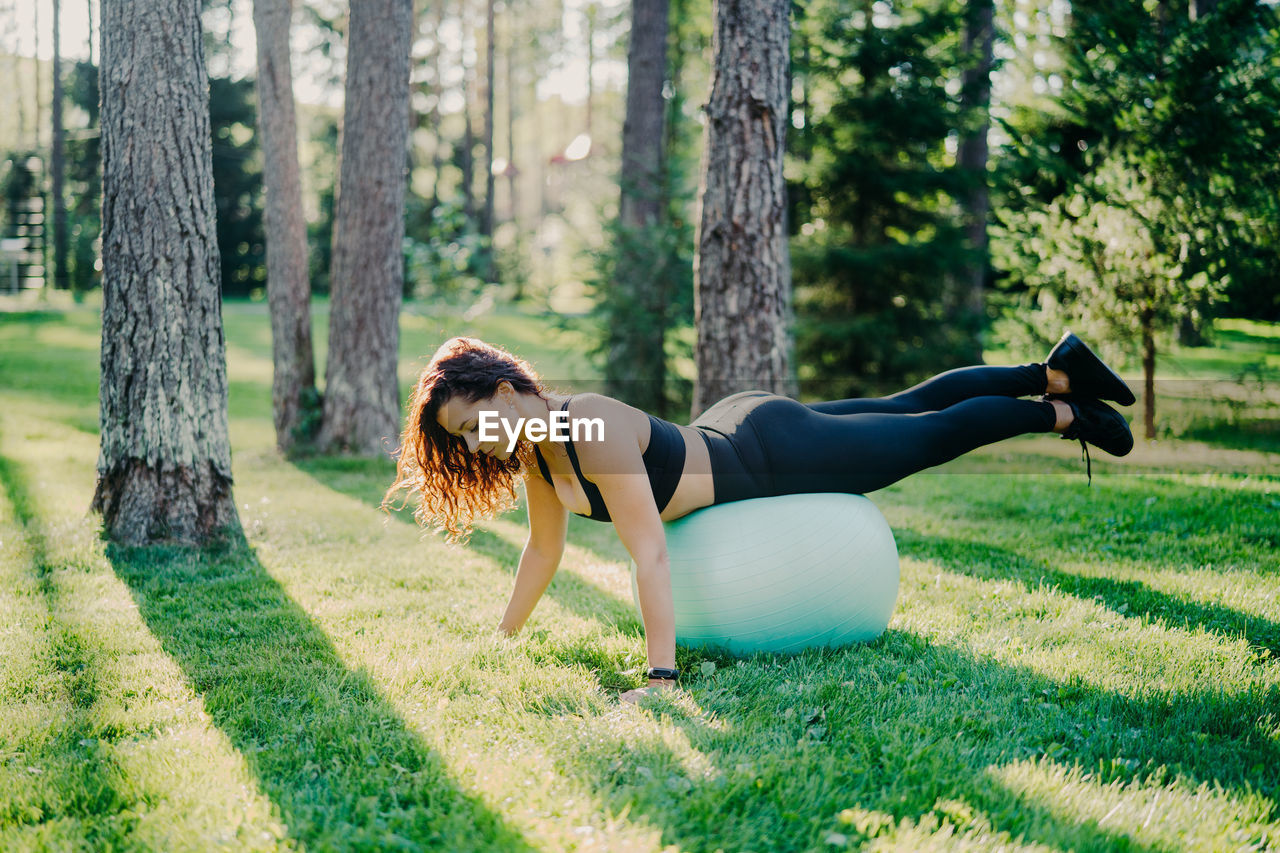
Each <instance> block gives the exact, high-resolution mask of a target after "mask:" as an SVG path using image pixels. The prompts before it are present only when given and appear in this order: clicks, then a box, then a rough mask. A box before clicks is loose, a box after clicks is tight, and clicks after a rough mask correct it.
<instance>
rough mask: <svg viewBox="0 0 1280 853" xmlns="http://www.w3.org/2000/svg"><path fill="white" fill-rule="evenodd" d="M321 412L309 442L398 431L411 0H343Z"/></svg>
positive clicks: (346, 445) (342, 445) (355, 444)
mask: <svg viewBox="0 0 1280 853" xmlns="http://www.w3.org/2000/svg"><path fill="white" fill-rule="evenodd" d="M348 32H349V37H348V38H349V47H348V53H347V85H346V106H345V107H344V109H343V119H342V151H341V155H340V156H341V159H342V165H341V168H340V170H339V175H338V200H337V215H336V217H335V219H334V229H333V271H332V275H331V278H332V281H333V297H332V301H331V309H330V320H329V359H328V365H327V368H326V371H325V394H324V419H323V422H322V425H321V427H320V434H319V436H318V438H317V443H318V444H319V445H320V447H322V448H326V449H330V450H339V449H340V450H347V451H351V452H354V453H360V454H376V453H379V452H384V451H385V450H386V449H388V447H387V445H385V444H384V439H387V440H388V441H390V442H393V441H394V440H395V437H396V435H397V434H398V433H399V431H400V429H399V420H400V411H399V409H400V405H399V399H398V398H399V393H400V392H399V388H398V387H397V382H396V354H397V349H398V346H399V340H400V332H399V324H398V318H399V315H400V300H401V296H402V291H403V286H404V260H403V247H402V245H401V244H402V243H403V240H404V193H405V170H406V151H407V147H408V142H409V43H410V35H411V34H412V32H413V3H412V0H361V2H359V3H353V4H352V6H351V20H350V25H349V30H348Z"/></svg>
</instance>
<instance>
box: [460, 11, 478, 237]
mask: <svg viewBox="0 0 1280 853" xmlns="http://www.w3.org/2000/svg"><path fill="white" fill-rule="evenodd" d="M461 20H462V24H463V26H464V28H465V27H466V26H469V25H470V24H471V7H470V5H469V3H468V0H463V4H462V18H461ZM459 59H460V60H461V62H462V156H461V157H459V158H458V159H459V163H458V165H459V166H461V167H462V212H463V213H464V214H465V215H466V217H467V224H468V225H471V224H473V223H474V222H475V218H476V193H475V190H476V175H475V150H476V137H475V130H474V128H473V127H472V124H471V93H472V89H473V88H475V66H474V64H469V63H468V60H467V48H466V39H465V36H464V39H463V46H462V49H461V52H460V56H459Z"/></svg>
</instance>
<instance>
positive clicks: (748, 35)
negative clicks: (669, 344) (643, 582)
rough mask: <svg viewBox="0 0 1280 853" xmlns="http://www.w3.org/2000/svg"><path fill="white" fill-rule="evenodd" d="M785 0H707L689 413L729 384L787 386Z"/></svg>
mask: <svg viewBox="0 0 1280 853" xmlns="http://www.w3.org/2000/svg"><path fill="white" fill-rule="evenodd" d="M789 10H790V3H789V2H787V0H768V2H761V3H750V2H744V0H719V2H717V3H716V5H715V30H714V33H713V36H712V51H713V55H714V63H715V69H714V72H713V78H712V84H711V98H710V101H709V102H708V104H707V107H706V110H707V119H708V121H707V136H706V145H705V148H704V152H703V158H702V186H701V190H700V193H699V195H700V203H701V215H700V218H699V233H698V255H697V258H696V259H695V261H694V280H695V282H696V285H695V289H694V314H695V317H696V324H697V333H698V344H697V368H698V378H697V381H696V382H695V383H694V391H693V414H694V416H697V415H698V414H700V413H701V412H702V411H703V410H705V409H706V408H707V406H709V405H710V404H712V403H714V402H715V401H716V400H718V399H720V398H721V397H724V396H726V395H728V394H732V393H735V392H737V391H743V390H749V389H753V388H761V389H763V390H766V391H773V392H776V393H786V392H787V391H788V390H790V388H791V384H792V383H791V377H790V367H789V361H790V356H789V352H788V350H789V346H788V330H787V317H788V316H789V311H790V304H791V280H790V277H789V275H788V274H787V271H788V269H789V267H790V264H789V263H788V260H789V258H788V251H787V233H786V222H785V213H786V185H785V182H784V180H783V174H782V155H783V150H784V147H785V142H786V121H787V115H786V113H787V69H788V65H789V63H788V42H789V39H790V29H791V27H790V21H789V19H788V17H787V14H788V11H789Z"/></svg>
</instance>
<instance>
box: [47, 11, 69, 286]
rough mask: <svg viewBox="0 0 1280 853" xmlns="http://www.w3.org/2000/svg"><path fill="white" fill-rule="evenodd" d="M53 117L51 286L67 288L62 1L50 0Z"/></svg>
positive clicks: (50, 171)
mask: <svg viewBox="0 0 1280 853" xmlns="http://www.w3.org/2000/svg"><path fill="white" fill-rule="evenodd" d="M49 112H50V114H51V117H52V119H53V144H52V146H51V148H52V151H51V152H50V157H49V173H50V178H51V181H50V186H49V190H50V192H49V194H50V195H51V196H52V198H51V199H50V203H51V204H50V206H51V207H52V208H53V286H54V287H55V288H57V289H58V290H67V289H69V288H70V287H71V281H70V279H69V278H68V275H67V200H66V195H65V193H64V192H63V176H64V175H65V173H66V168H67V158H66V155H65V154H64V153H63V152H64V148H63V143H64V141H65V140H64V138H63V137H64V134H63V129H62V3H61V0H53V101H52V103H50V105H49Z"/></svg>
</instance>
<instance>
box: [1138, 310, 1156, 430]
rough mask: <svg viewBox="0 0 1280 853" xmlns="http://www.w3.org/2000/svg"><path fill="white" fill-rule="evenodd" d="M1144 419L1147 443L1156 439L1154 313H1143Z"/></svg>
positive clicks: (1148, 311)
mask: <svg viewBox="0 0 1280 853" xmlns="http://www.w3.org/2000/svg"><path fill="white" fill-rule="evenodd" d="M1141 322H1142V419H1143V429H1144V434H1145V435H1146V438H1147V441H1154V440H1155V437H1156V335H1155V317H1154V312H1152V311H1150V310H1147V311H1144V312H1143V313H1142V321H1141Z"/></svg>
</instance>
